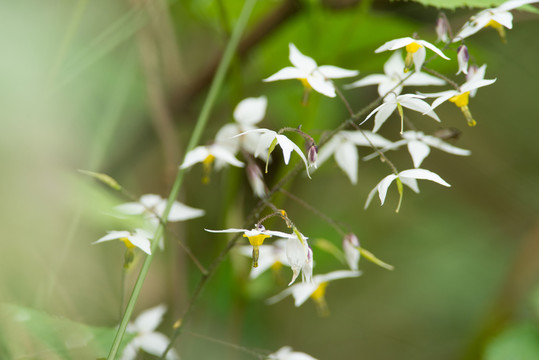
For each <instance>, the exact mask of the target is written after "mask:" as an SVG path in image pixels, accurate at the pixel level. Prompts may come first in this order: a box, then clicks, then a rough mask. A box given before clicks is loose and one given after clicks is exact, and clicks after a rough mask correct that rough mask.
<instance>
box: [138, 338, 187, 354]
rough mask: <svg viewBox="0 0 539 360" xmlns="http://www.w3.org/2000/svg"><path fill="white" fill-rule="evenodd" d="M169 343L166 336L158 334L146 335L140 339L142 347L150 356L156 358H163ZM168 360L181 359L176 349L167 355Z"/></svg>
mask: <svg viewBox="0 0 539 360" xmlns="http://www.w3.org/2000/svg"><path fill="white" fill-rule="evenodd" d="M168 343H169V339H168V338H167V337H166V336H165V335H163V334H161V333H158V332H152V333H148V334H144V335H143V336H141V337H140V338H139V344H140V347H141V348H142V349H143V350H144V351H146V352H147V353H148V354H152V355H155V356H161V355H162V354H163V352H164V351H165V349H166V348H167V346H168ZM166 359H168V360H175V359H179V357H178V354H177V353H176V351H175V350H174V349H170V351H169V352H168V353H167V357H166Z"/></svg>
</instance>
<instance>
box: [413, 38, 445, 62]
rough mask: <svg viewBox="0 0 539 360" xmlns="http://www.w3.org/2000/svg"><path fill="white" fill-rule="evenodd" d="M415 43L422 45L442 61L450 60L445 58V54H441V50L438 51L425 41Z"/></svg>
mask: <svg viewBox="0 0 539 360" xmlns="http://www.w3.org/2000/svg"><path fill="white" fill-rule="evenodd" d="M417 43H418V44H421V45H423V46H424V47H426V48H428V49H430V50H432V51H434V52H435V53H436V54H438V55H440V57H442V58H443V59H446V60H451V59H449V58H448V57H447V56H445V54H444V53H443V52H442V50H440V49H438V48H437V47H436V46H434V45H433V44H431V43H430V42H428V41H425V40H418V41H417Z"/></svg>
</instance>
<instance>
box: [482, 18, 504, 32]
mask: <svg viewBox="0 0 539 360" xmlns="http://www.w3.org/2000/svg"><path fill="white" fill-rule="evenodd" d="M489 26H490V27H491V28H494V29H496V30H498V29H499V28H501V27H503V25H502V24H500V23H499V22H497V21H496V20H490V21H489V22H488V23H487V24H486V25H485V27H489Z"/></svg>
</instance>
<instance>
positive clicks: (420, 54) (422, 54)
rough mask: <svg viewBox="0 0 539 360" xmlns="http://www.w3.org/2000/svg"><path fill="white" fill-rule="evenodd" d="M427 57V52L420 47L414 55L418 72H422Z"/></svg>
mask: <svg viewBox="0 0 539 360" xmlns="http://www.w3.org/2000/svg"><path fill="white" fill-rule="evenodd" d="M426 57H427V50H425V48H424V47H420V48H419V49H417V51H416V52H415V53H414V66H415V70H416V71H421V68H422V67H423V63H424V62H425V58H426Z"/></svg>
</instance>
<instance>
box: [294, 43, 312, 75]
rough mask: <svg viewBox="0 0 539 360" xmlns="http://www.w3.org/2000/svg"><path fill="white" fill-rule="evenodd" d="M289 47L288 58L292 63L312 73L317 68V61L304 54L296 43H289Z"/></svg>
mask: <svg viewBox="0 0 539 360" xmlns="http://www.w3.org/2000/svg"><path fill="white" fill-rule="evenodd" d="M288 48H289V49H290V55H289V56H288V58H289V59H290V62H291V63H292V65H294V66H295V67H296V68H298V69H299V70H300V71H304V72H306V73H310V72H312V71H313V70H314V69H316V67H317V64H316V61H314V60H313V58H311V57H309V56H306V55H303V54H302V53H301V51H299V50H298V48H297V47H296V45H294V44H292V43H289V44H288Z"/></svg>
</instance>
